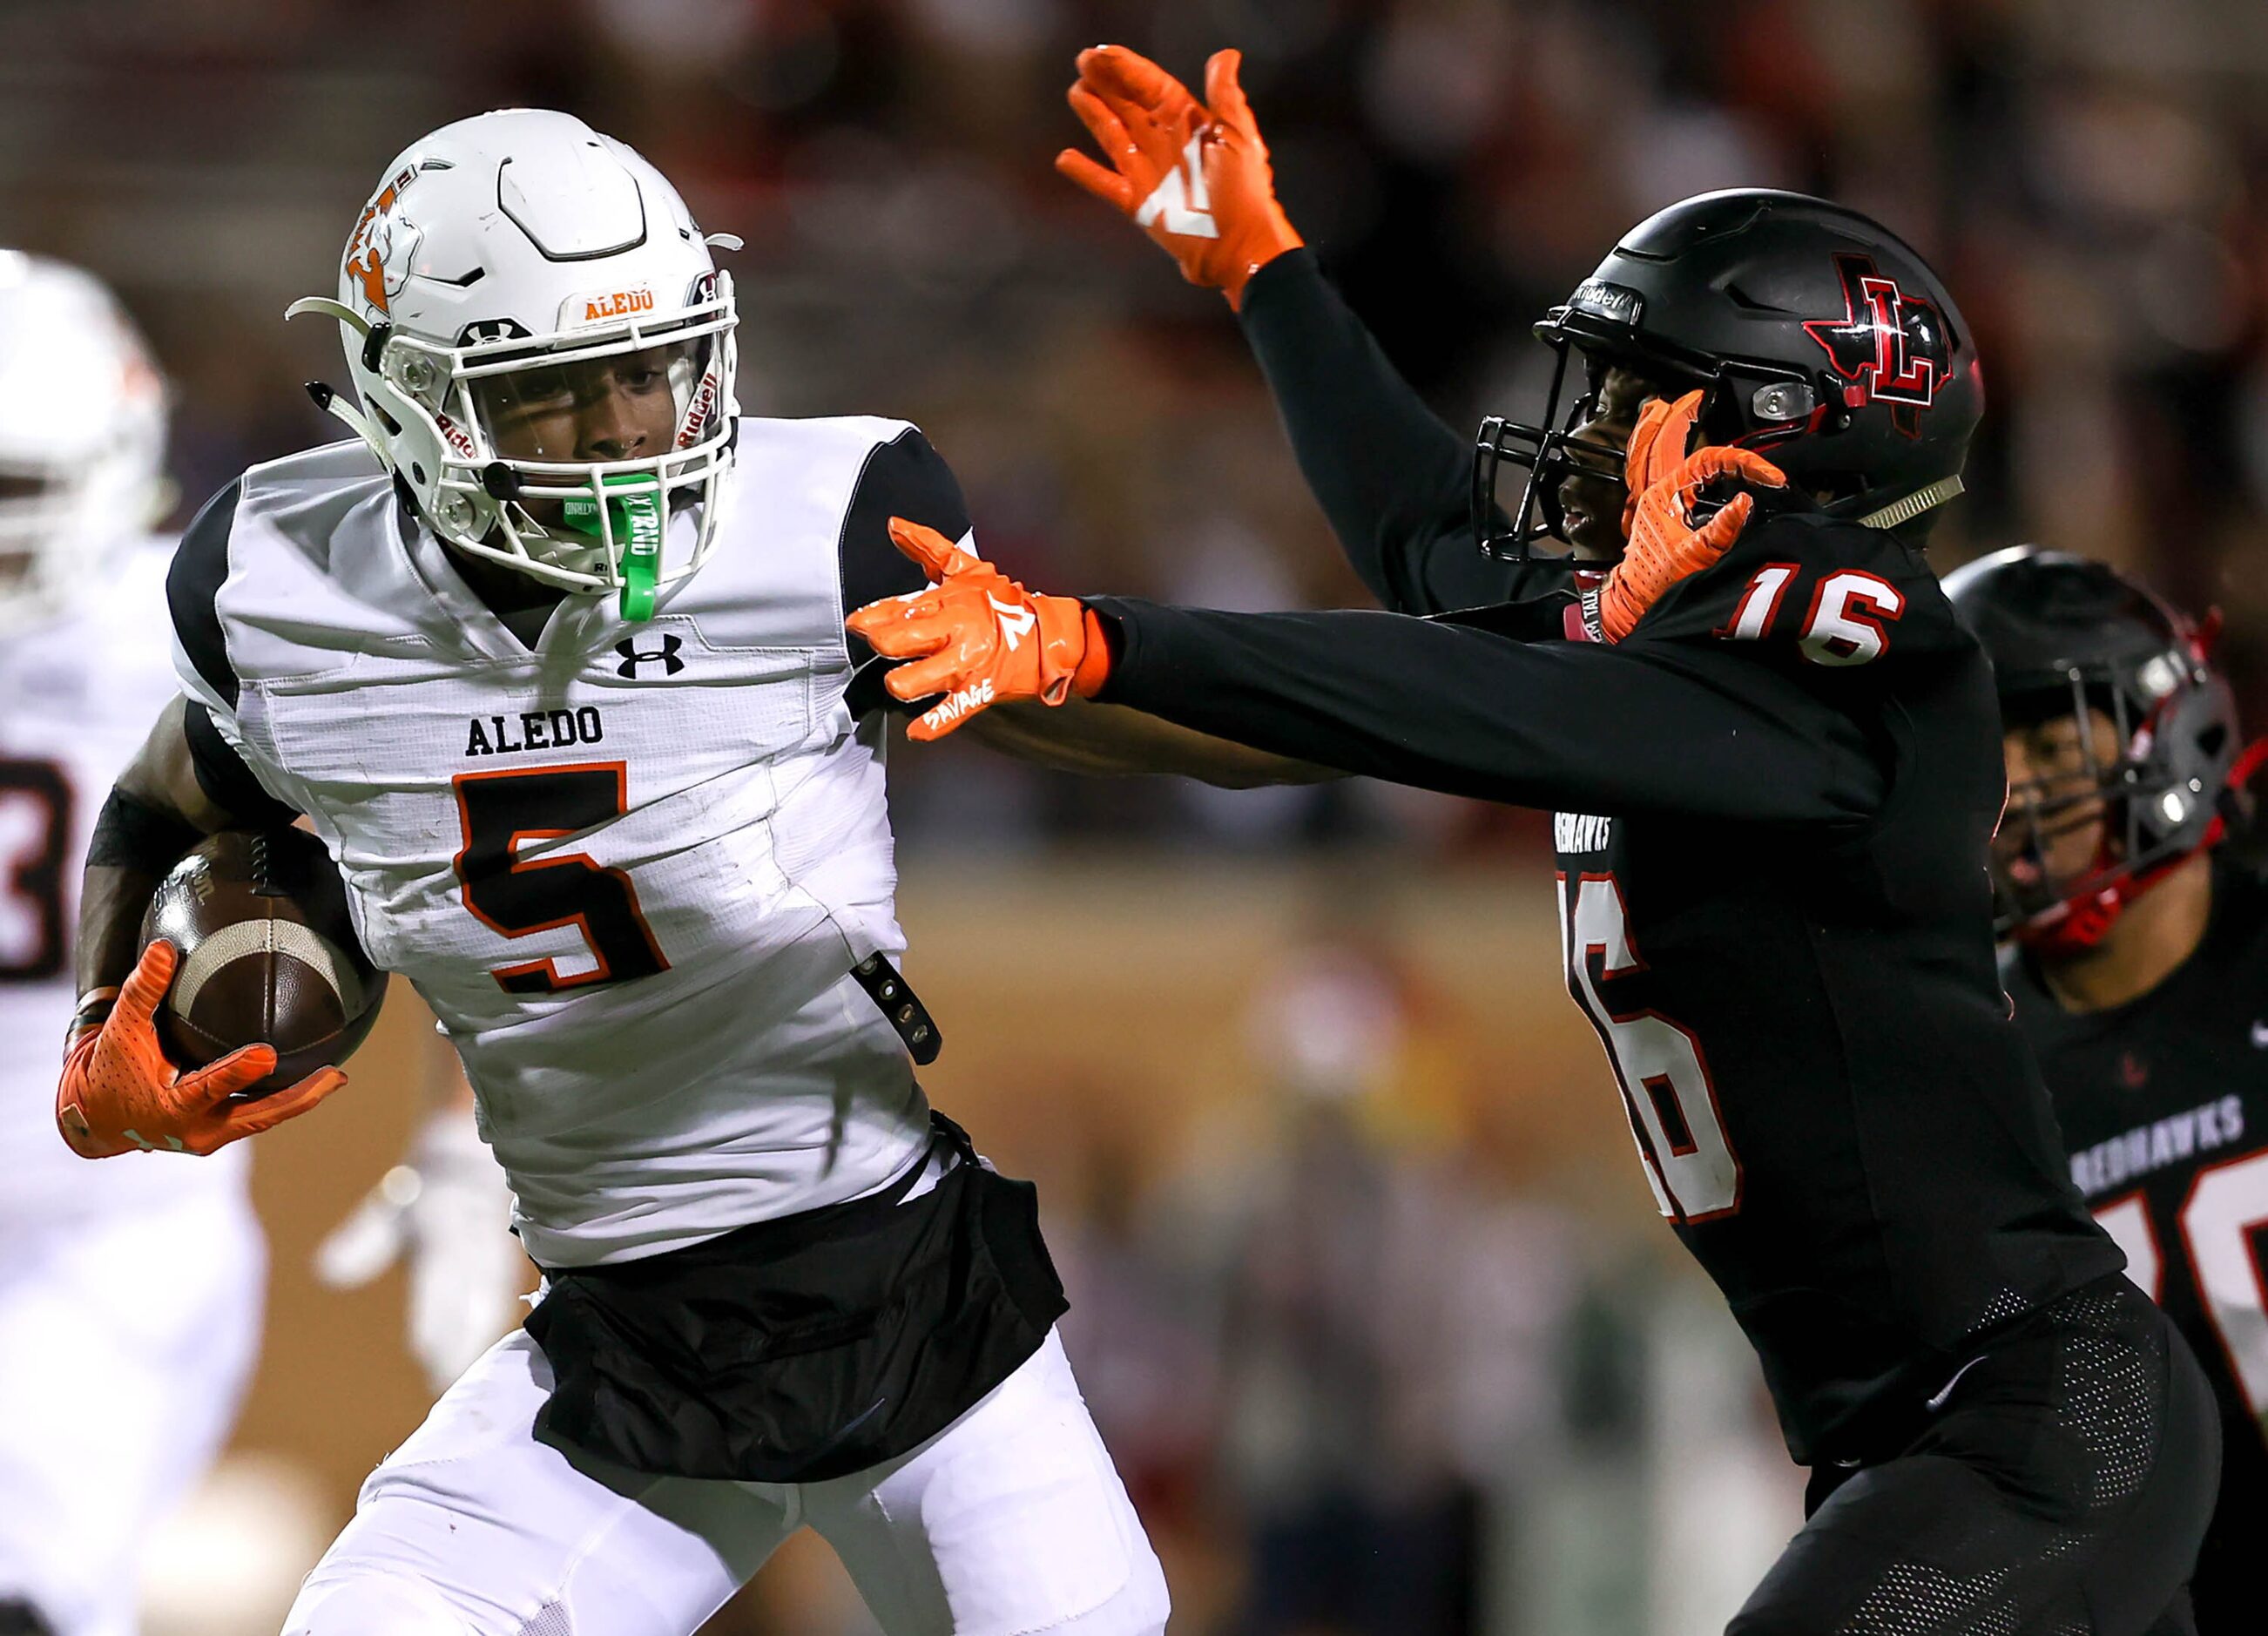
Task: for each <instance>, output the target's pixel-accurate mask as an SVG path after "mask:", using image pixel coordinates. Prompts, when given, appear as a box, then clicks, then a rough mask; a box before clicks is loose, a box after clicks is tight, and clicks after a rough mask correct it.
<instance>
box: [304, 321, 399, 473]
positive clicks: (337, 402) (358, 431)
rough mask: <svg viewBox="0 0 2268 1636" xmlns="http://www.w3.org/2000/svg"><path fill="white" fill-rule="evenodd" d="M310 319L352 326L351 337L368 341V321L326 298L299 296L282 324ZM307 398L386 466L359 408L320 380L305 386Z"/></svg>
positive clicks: (383, 448) (384, 455) (371, 428)
mask: <svg viewBox="0 0 2268 1636" xmlns="http://www.w3.org/2000/svg"><path fill="white" fill-rule="evenodd" d="M310 316H313V317H316V318H331V319H336V320H337V321H339V322H340V323H342V324H350V325H352V326H353V327H354V329H355V333H356V334H357V335H361V336H362V337H363V338H364V339H365V341H366V340H368V339H369V338H370V321H369V320H368V319H366V318H365V317H364V316H363V315H362V314H361V313H357V312H356V311H355V310H354V308H352V307H350V306H347V305H346V304H345V303H344V302H343V301H334V300H332V299H331V298H330V297H328V296H327V295H308V296H301V297H300V298H298V300H296V301H294V302H292V303H291V306H287V307H285V308H284V321H285V322H286V323H289V322H290V321H291V320H293V319H295V318H305V317H310ZM307 395H308V396H309V397H311V398H313V400H314V401H315V407H316V408H317V409H320V410H322V411H323V413H324V414H326V415H329V416H333V417H335V418H336V419H338V420H342V421H344V422H345V423H346V424H347V427H348V429H349V430H350V431H352V432H353V433H354V434H355V436H357V438H361V439H362V440H363V441H364V442H365V443H367V444H368V445H370V446H371V448H372V452H374V453H376V454H377V455H378V457H379V464H381V465H390V462H389V461H387V453H386V445H385V443H384V442H383V441H382V440H381V439H380V438H379V435H378V428H377V426H376V425H375V424H372V421H371V418H370V416H368V415H366V414H365V413H364V412H363V409H362V408H361V406H360V405H359V404H356V403H352V402H349V401H348V400H347V399H346V398H345V397H344V396H342V394H340V392H339V390H338V388H337V387H333V386H330V385H328V384H327V383H325V382H323V381H320V380H311V381H309V382H308V383H307Z"/></svg>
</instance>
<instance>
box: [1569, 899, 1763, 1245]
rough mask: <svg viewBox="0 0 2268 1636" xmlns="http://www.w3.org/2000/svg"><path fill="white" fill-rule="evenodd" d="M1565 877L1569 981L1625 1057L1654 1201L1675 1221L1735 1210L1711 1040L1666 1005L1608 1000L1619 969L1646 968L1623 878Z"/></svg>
mask: <svg viewBox="0 0 2268 1636" xmlns="http://www.w3.org/2000/svg"><path fill="white" fill-rule="evenodd" d="M1559 885H1560V891H1561V893H1562V899H1561V912H1562V915H1563V918H1562V920H1561V922H1560V925H1561V926H1562V927H1563V928H1564V931H1563V936H1564V937H1565V943H1566V951H1565V952H1566V957H1567V987H1568V989H1569V990H1570V991H1572V993H1573V994H1574V996H1575V1003H1576V1004H1577V1005H1579V1006H1582V1008H1583V1012H1584V1014H1585V1015H1586V1016H1587V1017H1588V1018H1589V1019H1590V1021H1591V1026H1592V1027H1593V1028H1595V1029H1597V1030H1598V1035H1599V1042H1600V1043H1602V1045H1604V1046H1605V1047H1606V1048H1607V1056H1608V1058H1609V1060H1610V1061H1612V1062H1613V1064H1614V1065H1615V1078H1616V1080H1617V1081H1619V1082H1620V1084H1621V1086H1622V1090H1623V1107H1624V1112H1626V1113H1628V1114H1629V1116H1630V1122H1631V1136H1632V1137H1634V1138H1636V1139H1637V1141H1638V1158H1639V1160H1640V1161H1642V1162H1643V1163H1644V1164H1645V1166H1646V1180H1647V1181H1648V1182H1649V1183H1652V1184H1653V1199H1654V1203H1655V1204H1657V1205H1660V1206H1661V1213H1662V1214H1663V1215H1665V1216H1668V1218H1669V1219H1670V1220H1673V1221H1706V1220H1710V1219H1711V1218H1712V1217H1714V1216H1727V1215H1730V1214H1732V1213H1733V1212H1734V1211H1736V1210H1738V1209H1739V1208H1740V1207H1741V1161H1739V1159H1737V1158H1736V1157H1734V1153H1733V1144H1732V1142H1731V1140H1730V1139H1728V1138H1727V1136H1726V1134H1725V1126H1724V1122H1723V1120H1722V1118H1721V1117H1720V1116H1719V1113H1718V1109H1717V1090H1716V1087H1714V1086H1713V1085H1712V1084H1711V1083H1710V1081H1709V1068H1708V1065H1707V1064H1706V1063H1705V1062H1704V1061H1703V1060H1702V1058H1701V1043H1700V1042H1699V1041H1698V1040H1697V1039H1695V1038H1694V1037H1693V1035H1691V1034H1690V1033H1688V1032H1687V1031H1686V1029H1685V1028H1683V1026H1682V1025H1680V1024H1678V1023H1675V1022H1672V1021H1670V1020H1669V1019H1668V1018H1667V1017H1665V1016H1663V1015H1662V1014H1661V1013H1659V1012H1654V1011H1631V1012H1621V1013H1617V1012H1616V1010H1615V1009H1614V1008H1613V1007H1612V1006H1610V1005H1609V1004H1608V1001H1607V998H1606V995H1607V994H1609V993H1611V991H1612V988H1613V984H1614V980H1615V979H1616V977H1618V976H1624V975H1625V974H1627V973H1629V972H1633V971H1643V970H1645V969H1646V962H1644V961H1643V960H1640V959H1639V958H1638V947H1637V945H1636V944H1634V943H1633V942H1631V935H1630V916H1629V913H1628V911H1627V910H1625V909H1624V906H1623V893H1622V888H1621V886H1620V885H1619V884H1618V883H1617V882H1616V880H1615V878H1614V876H1612V875H1610V874H1587V875H1585V876H1583V877H1582V878H1581V879H1580V881H1572V882H1571V881H1568V880H1567V879H1566V877H1565V876H1564V875H1563V876H1561V877H1560V883H1559ZM1594 954H1597V955H1599V956H1600V961H1599V976H1598V977H1597V978H1595V979H1594V978H1593V977H1592V976H1591V956H1592V955H1594ZM1602 991H1605V992H1603V993H1602Z"/></svg>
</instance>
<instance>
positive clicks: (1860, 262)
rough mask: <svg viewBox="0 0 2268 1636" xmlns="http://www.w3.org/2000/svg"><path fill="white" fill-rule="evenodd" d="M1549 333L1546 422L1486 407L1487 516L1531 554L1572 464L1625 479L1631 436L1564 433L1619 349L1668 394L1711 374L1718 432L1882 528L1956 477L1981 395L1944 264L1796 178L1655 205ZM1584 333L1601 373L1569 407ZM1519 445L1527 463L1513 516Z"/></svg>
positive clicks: (1508, 548) (1479, 521) (1951, 486)
mask: <svg viewBox="0 0 2268 1636" xmlns="http://www.w3.org/2000/svg"><path fill="white" fill-rule="evenodd" d="M1535 333H1536V335H1537V336H1538V337H1539V338H1540V339H1542V340H1543V342H1544V343H1545V344H1547V345H1549V346H1550V347H1551V348H1552V349H1553V350H1555V351H1556V352H1557V354H1558V361H1557V365H1555V366H1554V368H1553V370H1552V374H1551V389H1550V396H1549V398H1548V399H1547V400H1546V402H1545V405H1544V410H1543V424H1541V425H1524V424H1519V423H1516V422H1513V421H1510V420H1506V419H1502V418H1492V419H1490V420H1488V421H1485V422H1484V423H1483V424H1482V426H1481V431H1480V440H1479V445H1478V447H1477V449H1476V453H1475V457H1474V464H1473V498H1472V505H1473V530H1474V534H1475V536H1476V538H1477V539H1478V540H1479V541H1480V542H1481V549H1482V550H1483V551H1484V552H1486V553H1487V554H1488V555H1490V556H1499V557H1507V558H1512V559H1513V560H1524V559H1526V558H1527V556H1528V547H1529V545H1530V544H1532V543H1533V542H1535V541H1536V540H1539V539H1542V538H1543V537H1544V536H1546V535H1548V534H1556V533H1557V531H1558V530H1559V528H1560V526H1561V523H1562V519H1561V516H1560V511H1559V484H1560V483H1561V482H1562V481H1563V480H1564V479H1565V478H1566V477H1567V476H1569V475H1572V474H1573V473H1575V472H1577V471H1579V470H1580V471H1581V472H1583V473H1585V474H1586V475H1596V476H1600V477H1604V478H1607V479H1609V480H1610V481H1612V482H1614V483H1621V482H1622V480H1623V469H1622V460H1621V457H1620V456H1619V454H1616V453H1609V452H1608V451H1605V450H1603V449H1597V448H1593V447H1591V446H1587V445H1585V444H1582V443H1580V442H1576V441H1573V440H1572V439H1571V438H1570V437H1569V435H1568V434H1569V433H1570V432H1572V431H1573V430H1574V429H1575V428H1576V427H1578V426H1580V425H1581V424H1583V423H1584V422H1585V421H1586V420H1587V419H1588V418H1589V417H1590V414H1591V410H1592V407H1593V405H1594V402H1595V401H1596V397H1597V393H1598V387H1599V381H1600V377H1601V375H1602V372H1603V371H1604V370H1605V368H1606V366H1607V365H1609V364H1620V365H1624V366H1626V367H1628V368H1631V369H1632V370H1635V371H1636V372H1638V373H1639V374H1642V375H1644V376H1646V378H1647V379H1648V380H1653V381H1655V382H1657V383H1658V384H1659V385H1660V386H1661V389H1662V391H1663V392H1664V393H1665V394H1669V393H1676V394H1683V393H1685V392H1688V391H1690V390H1691V389H1693V388H1694V387H1700V388H1701V389H1702V390H1703V391H1705V393H1706V394H1708V395H1707V396H1706V397H1705V399H1704V400H1703V403H1702V409H1701V417H1700V425H1701V429H1702V432H1703V434H1704V436H1705V437H1706V438H1707V439H1708V440H1709V441H1710V442H1712V443H1726V444H1738V445H1740V446H1742V447H1744V448H1751V449H1756V450H1759V451H1761V452H1763V453H1764V454H1765V455H1766V456H1767V457H1768V458H1769V459H1770V460H1771V461H1772V462H1773V463H1774V464H1775V465H1777V466H1778V467H1779V468H1780V469H1781V470H1782V471H1784V472H1786V474H1787V475H1788V477H1789V479H1790V480H1791V481H1792V482H1793V484H1794V486H1795V487H1796V488H1797V489H1798V490H1804V491H1808V492H1825V493H1827V494H1830V495H1831V496H1832V497H1834V503H1835V506H1836V507H1837V509H1846V508H1847V510H1848V512H1849V514H1850V515H1851V516H1852V517H1853V518H1855V519H1856V520H1859V521H1860V522H1864V523H1867V524H1870V525H1872V526H1874V527H1882V528H1889V527H1897V526H1898V525H1899V524H1901V523H1904V522H1908V521H1911V520H1913V519H1914V518H1917V517H1919V516H1921V515H1922V514H1923V513H1924V512H1928V511H1929V510H1931V509H1932V508H1933V507H1935V506H1938V505H1943V504H1944V503H1945V502H1946V501H1948V500H1949V499H1951V498H1953V497H1954V496H1955V495H1957V494H1959V493H1960V492H1961V468H1962V462H1963V461H1965V460H1966V459H1967V458H1968V453H1969V439H1970V436H1971V435H1972V434H1973V433H1974V432H1975V431H1976V430H1977V419H1978V417H1979V416H1982V415H1983V413H1984V409H1985V381H1984V375H1983V373H1982V372H1981V371H1980V370H1979V368H1978V365H1977V349H1976V346H1975V343H1973V341H1972V340H1971V338H1970V333H1969V328H1968V326H1967V325H1966V324H1965V323H1963V322H1962V318H1961V313H1960V310H1959V309H1958V308H1957V307H1955V306H1954V304H1953V298H1952V297H1951V296H1949V295H1948V294H1947V293H1946V291H1945V287H1944V286H1943V285H1942V284H1940V283H1939V282H1938V280H1937V275H1936V274H1934V273H1933V272H1932V271H1930V269H1929V267H1928V265H1927V264H1926V262H1923V260H1922V259H1921V257H1920V256H1919V255H1918V254H1915V253H1914V251H1913V250H1912V248H1911V247H1909V246H1908V245H1907V244H1906V243H1905V241H1904V240H1902V239H1900V238H1898V237H1897V235H1896V234H1895V233H1893V232H1890V231H1889V229H1888V228H1886V227H1884V226H1883V225H1881V223H1879V222H1876V221H1874V220H1872V219H1871V218H1869V217H1865V216H1862V215H1860V214H1859V212H1858V211H1856V210H1848V209H1846V208H1845V207H1844V206H1842V205H1839V204H1835V203H1830V202H1829V201H1828V200H1825V199H1815V198H1812V197H1809V196H1808V195H1804V194H1800V193H1780V192H1776V191H1773V190H1771V189H1767V188H1740V189H1735V190H1732V191H1728V192H1724V193H1705V194H1699V195H1696V196H1694V197H1692V198H1690V199H1687V200H1684V201H1683V203H1677V204H1673V205H1671V206H1670V207H1669V208H1668V210H1662V211H1661V212H1659V213H1658V214H1656V215H1653V216H1651V217H1647V218H1646V220H1645V221H1643V222H1641V223H1639V224H1638V225H1637V226H1636V227H1634V228H1632V229H1631V231H1630V232H1628V233H1627V234H1625V235H1624V239H1623V241H1622V242H1621V243H1620V244H1618V245H1616V247H1615V248H1614V251H1613V253H1612V254H1609V256H1608V257H1607V259H1606V260H1605V261H1603V262H1600V263H1599V267H1598V270H1597V271H1596V272H1594V273H1593V274H1592V275H1591V276H1589V277H1588V278H1586V279H1585V280H1584V281H1583V282H1582V283H1581V284H1578V285H1576V286H1575V292H1574V294H1572V296H1570V297H1569V298H1567V300H1566V303H1565V305H1564V306H1555V307H1553V308H1552V309H1551V310H1550V312H1549V313H1546V314H1544V317H1543V321H1542V322H1541V323H1539V324H1537V325H1536V326H1535ZM1570 350H1573V351H1576V352H1578V353H1580V355H1581V356H1580V359H1579V360H1578V367H1579V368H1580V369H1581V370H1583V371H1584V372H1585V373H1586V376H1587V385H1586V387H1585V389H1584V390H1582V391H1581V392H1580V393H1578V394H1576V395H1575V396H1574V398H1573V400H1572V402H1565V410H1564V412H1563V409H1562V404H1563V402H1564V401H1565V387H1566V384H1567V373H1568V353H1569V351H1570ZM1506 461H1510V462H1512V463H1513V465H1516V466H1524V467H1526V468H1528V481H1527V484H1526V487H1525V488H1524V489H1523V490H1522V491H1521V497H1520V503H1519V505H1518V506H1517V507H1516V508H1515V509H1514V511H1513V514H1512V518H1511V522H1510V526H1509V527H1506V526H1505V525H1504V523H1503V520H1502V513H1501V512H1499V509H1498V506H1497V504H1496V489H1497V480H1498V472H1499V468H1500V467H1501V466H1502V465H1503V463H1504V462H1506Z"/></svg>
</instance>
